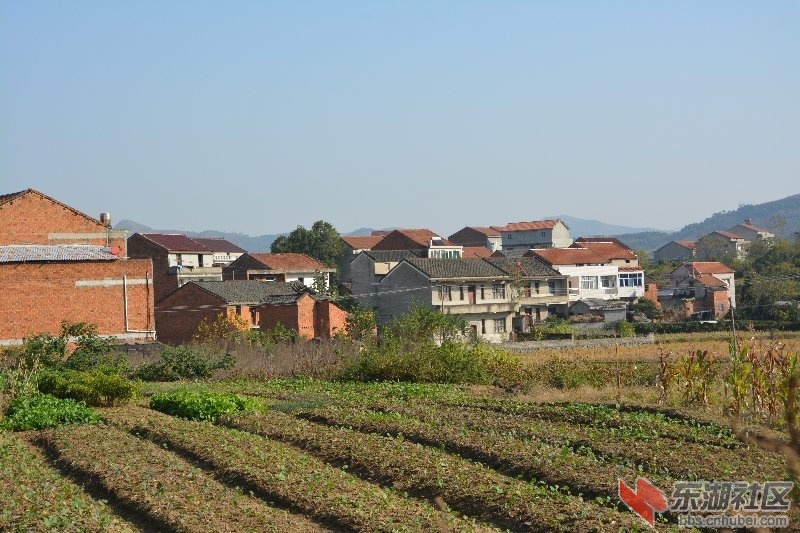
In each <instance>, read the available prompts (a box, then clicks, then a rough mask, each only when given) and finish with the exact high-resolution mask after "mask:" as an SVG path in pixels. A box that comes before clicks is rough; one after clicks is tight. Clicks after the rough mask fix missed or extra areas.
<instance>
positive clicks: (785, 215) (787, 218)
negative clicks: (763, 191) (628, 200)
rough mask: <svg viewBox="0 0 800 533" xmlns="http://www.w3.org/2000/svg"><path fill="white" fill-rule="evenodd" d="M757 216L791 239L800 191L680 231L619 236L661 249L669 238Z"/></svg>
mask: <svg viewBox="0 0 800 533" xmlns="http://www.w3.org/2000/svg"><path fill="white" fill-rule="evenodd" d="M748 218H751V219H753V224H755V225H756V226H760V227H762V228H766V229H769V230H770V231H772V232H773V233H775V235H776V236H777V237H780V238H783V239H791V238H793V235H794V233H795V232H798V231H800V194H795V195H792V196H787V197H786V198H783V199H781V200H775V201H772V202H766V203H763V204H757V205H752V204H749V205H743V206H741V207H739V208H738V209H736V210H733V211H721V212H719V213H714V214H713V215H711V216H710V217H708V218H707V219H705V220H703V221H702V222H695V223H694V224H689V225H688V226H684V227H683V228H682V229H680V230H679V231H676V232H674V233H667V232H662V231H647V232H641V233H625V234H619V235H615V237H617V238H619V239H620V240H622V242H624V243H625V244H627V245H628V246H630V247H631V248H633V249H636V250H641V249H644V250H651V251H652V250H657V249H658V248H660V247H661V246H663V245H665V244H666V243H668V242H669V241H676V240H696V239H697V238H698V237H700V236H701V235H706V234H708V233H711V232H712V231H716V230H727V229H730V228H732V227H733V226H735V225H736V224H741V223H742V222H744V221H745V219H748Z"/></svg>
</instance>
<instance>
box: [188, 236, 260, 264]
mask: <svg viewBox="0 0 800 533" xmlns="http://www.w3.org/2000/svg"><path fill="white" fill-rule="evenodd" d="M192 240H193V241H195V242H197V243H200V244H202V245H203V246H205V247H206V248H208V249H209V250H211V252H212V253H213V254H214V266H218V267H224V266H227V265H230V264H231V263H233V262H234V261H236V260H237V259H239V258H240V257H241V256H243V255H244V254H246V253H247V250H245V249H243V248H240V247H238V246H236V245H235V244H233V243H232V242H229V241H228V240H226V239H223V238H221V237H192Z"/></svg>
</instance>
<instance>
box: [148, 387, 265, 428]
mask: <svg viewBox="0 0 800 533" xmlns="http://www.w3.org/2000/svg"><path fill="white" fill-rule="evenodd" d="M260 407H261V404H259V403H258V402H257V401H256V400H253V399H252V398H245V397H242V396H238V395H236V394H225V393H212V392H200V391H189V390H186V389H180V390H177V391H175V392H164V393H161V394H155V395H153V397H152V398H151V399H150V408H151V409H155V410H156V411H161V412H162V413H166V414H168V415H175V416H179V417H181V418H187V419H189V420H209V421H214V420H216V419H217V418H218V417H220V416H222V415H231V414H234V413H238V412H240V411H257V410H259V409H260Z"/></svg>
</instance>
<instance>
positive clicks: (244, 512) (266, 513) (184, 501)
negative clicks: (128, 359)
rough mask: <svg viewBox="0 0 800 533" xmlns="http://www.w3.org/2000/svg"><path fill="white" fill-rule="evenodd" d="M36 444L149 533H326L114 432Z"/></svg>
mask: <svg viewBox="0 0 800 533" xmlns="http://www.w3.org/2000/svg"><path fill="white" fill-rule="evenodd" d="M34 440H35V442H36V443H37V444H39V445H40V446H42V447H43V448H44V449H45V450H47V452H48V453H50V454H52V455H53V456H54V457H56V458H57V462H58V463H60V464H62V465H64V466H66V467H67V468H68V469H70V470H71V471H73V472H77V473H80V475H82V476H83V477H85V479H86V480H87V481H89V482H92V483H96V484H98V485H100V486H101V487H102V488H103V489H104V490H105V491H107V493H108V494H109V495H111V497H113V498H114V499H115V500H117V501H119V502H122V503H123V504H124V505H125V506H126V507H128V508H129V509H130V510H131V511H132V512H135V513H136V514H138V515H140V516H143V517H146V518H145V524H144V527H146V528H147V529H150V528H153V529H167V530H180V531H241V530H251V531H256V530H257V531H286V530H287V529H295V530H300V529H302V530H308V531H320V530H321V529H322V528H320V527H319V526H317V525H315V524H314V523H312V522H310V521H308V520H307V519H305V518H303V517H298V516H293V515H291V514H289V513H287V512H286V511H283V510H277V509H274V508H272V507H270V506H268V505H266V504H265V503H264V502H261V501H259V500H256V499H255V498H252V497H250V496H246V495H244V494H242V493H241V491H237V490H233V489H231V488H229V487H227V486H225V485H223V484H221V483H219V482H218V481H216V480H214V479H213V478H211V477H210V476H208V475H207V474H206V473H204V472H203V471H201V470H199V469H198V468H196V467H194V466H192V465H191V464H189V463H188V462H186V461H184V460H182V459H180V458H178V457H176V456H175V454H173V453H171V452H169V451H166V450H164V449H163V448H161V447H159V446H156V445H155V444H153V443H151V442H149V441H144V440H141V439H138V438H136V437H134V436H132V435H130V434H128V433H125V432H122V431H120V430H118V429H116V428H114V427H110V426H105V425H103V426H91V425H82V426H64V427H61V428H57V429H52V430H47V431H44V432H42V433H41V434H39V435H38V436H36V437H34Z"/></svg>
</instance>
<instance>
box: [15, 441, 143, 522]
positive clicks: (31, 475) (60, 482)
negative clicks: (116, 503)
mask: <svg viewBox="0 0 800 533" xmlns="http://www.w3.org/2000/svg"><path fill="white" fill-rule="evenodd" d="M39 529H45V530H53V531H56V530H58V531H135V529H134V528H133V527H132V526H131V525H130V524H128V523H126V522H124V521H123V520H120V519H119V518H117V517H116V516H115V515H114V514H113V512H112V511H111V510H110V509H109V508H108V507H107V506H106V505H105V503H103V502H101V501H98V500H95V499H93V498H91V497H89V496H88V495H87V494H86V493H85V492H84V491H83V490H82V489H81V488H80V487H79V486H78V485H76V484H74V483H73V482H71V481H69V480H68V479H66V478H64V477H62V476H61V475H60V474H59V472H58V471H56V470H54V469H53V468H52V467H50V466H49V465H48V464H47V463H46V462H45V461H44V459H43V458H42V457H40V455H39V454H38V453H37V451H36V449H35V448H31V447H30V446H29V445H28V444H27V443H26V442H24V441H23V440H22V439H20V438H19V437H17V436H16V435H14V434H12V433H4V432H0V530H2V531H33V530H39Z"/></svg>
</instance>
